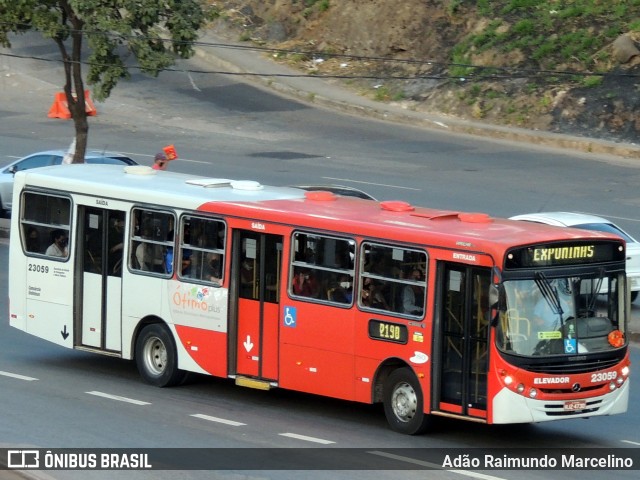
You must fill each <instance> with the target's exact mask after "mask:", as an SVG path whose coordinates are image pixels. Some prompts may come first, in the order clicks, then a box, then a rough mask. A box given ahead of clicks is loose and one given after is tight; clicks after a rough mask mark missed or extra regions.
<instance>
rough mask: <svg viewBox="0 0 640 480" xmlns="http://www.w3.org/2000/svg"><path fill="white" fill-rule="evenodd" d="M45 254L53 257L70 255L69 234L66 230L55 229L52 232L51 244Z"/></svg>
mask: <svg viewBox="0 0 640 480" xmlns="http://www.w3.org/2000/svg"><path fill="white" fill-rule="evenodd" d="M45 255H49V256H52V257H66V256H68V255H69V251H68V250H67V234H66V233H65V231H64V230H54V231H53V232H51V245H49V247H47V251H46V252H45Z"/></svg>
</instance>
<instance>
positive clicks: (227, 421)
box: [190, 413, 246, 427]
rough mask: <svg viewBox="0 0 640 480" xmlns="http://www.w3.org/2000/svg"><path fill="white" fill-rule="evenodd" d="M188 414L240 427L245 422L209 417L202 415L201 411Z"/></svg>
mask: <svg viewBox="0 0 640 480" xmlns="http://www.w3.org/2000/svg"><path fill="white" fill-rule="evenodd" d="M190 416H191V417H195V418H201V419H203V420H208V421H210V422H216V423H224V424H225V425H231V426H232V427H240V426H242V425H246V423H240V422H234V421H233V420H226V419H224V418H218V417H211V416H209V415H203V414H201V413H196V414H194V415H190Z"/></svg>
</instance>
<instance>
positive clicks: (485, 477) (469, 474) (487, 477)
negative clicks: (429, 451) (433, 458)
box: [368, 450, 504, 480]
mask: <svg viewBox="0 0 640 480" xmlns="http://www.w3.org/2000/svg"><path fill="white" fill-rule="evenodd" d="M368 453H370V454H371V455H379V456H381V457H386V458H392V459H394V460H399V461H401V462H407V463H411V464H414V465H420V466H422V467H427V468H434V469H436V470H443V471H445V472H451V473H457V474H458V475H464V476H466V477H471V478H479V479H482V480H504V479H503V478H502V477H495V476H493V475H486V474H484V473H478V472H469V471H467V470H457V469H448V468H442V465H438V464H436V463H431V462H425V461H423V460H418V459H415V458H411V457H403V456H401V455H394V454H393V453H387V452H379V451H376V450H373V451H371V452H368Z"/></svg>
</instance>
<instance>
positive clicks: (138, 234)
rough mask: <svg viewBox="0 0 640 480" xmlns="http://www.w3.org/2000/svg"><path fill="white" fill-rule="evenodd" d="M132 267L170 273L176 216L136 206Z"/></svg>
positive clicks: (152, 271) (158, 272) (132, 239)
mask: <svg viewBox="0 0 640 480" xmlns="http://www.w3.org/2000/svg"><path fill="white" fill-rule="evenodd" d="M132 219H133V220H132V221H133V222H134V223H133V228H131V232H132V237H131V238H130V245H131V249H130V251H131V260H130V262H131V263H130V267H131V269H132V270H139V271H143V272H151V273H156V274H162V275H170V272H168V271H167V267H166V262H167V252H168V251H169V249H170V248H173V245H174V240H173V233H172V232H173V228H174V223H175V220H174V216H173V214H171V213H168V212H160V211H156V210H145V209H141V208H134V209H133V214H132Z"/></svg>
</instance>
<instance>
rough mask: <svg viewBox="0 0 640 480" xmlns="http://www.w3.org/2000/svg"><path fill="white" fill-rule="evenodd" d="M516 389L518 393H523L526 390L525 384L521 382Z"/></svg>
mask: <svg viewBox="0 0 640 480" xmlns="http://www.w3.org/2000/svg"><path fill="white" fill-rule="evenodd" d="M516 391H517V392H518V393H523V392H524V384H522V383H519V384H518V386H517V387H516Z"/></svg>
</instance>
